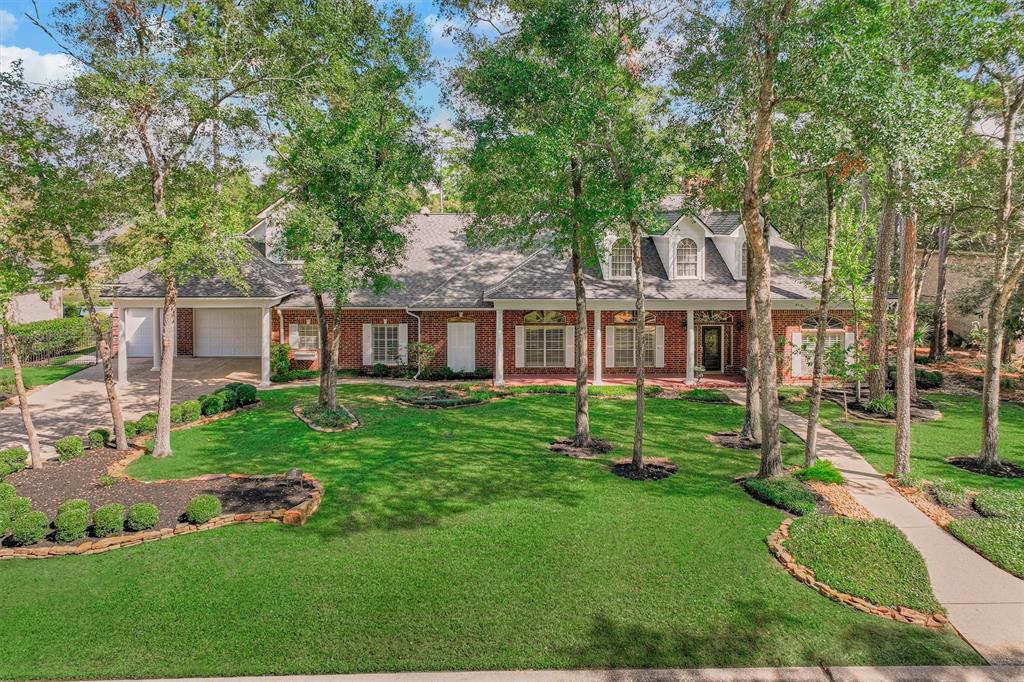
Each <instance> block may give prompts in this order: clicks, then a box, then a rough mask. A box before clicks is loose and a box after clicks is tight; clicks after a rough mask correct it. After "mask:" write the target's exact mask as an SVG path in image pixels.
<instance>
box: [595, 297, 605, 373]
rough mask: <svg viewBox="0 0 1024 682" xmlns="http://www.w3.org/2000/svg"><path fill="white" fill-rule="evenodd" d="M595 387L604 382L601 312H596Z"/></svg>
mask: <svg viewBox="0 0 1024 682" xmlns="http://www.w3.org/2000/svg"><path fill="white" fill-rule="evenodd" d="M592 326H593V328H594V385H595V386H600V385H601V384H602V383H603V381H602V379H601V367H602V366H603V365H604V363H603V362H602V361H601V358H602V355H601V313H600V312H599V311H595V312H594V324H593V325H592Z"/></svg>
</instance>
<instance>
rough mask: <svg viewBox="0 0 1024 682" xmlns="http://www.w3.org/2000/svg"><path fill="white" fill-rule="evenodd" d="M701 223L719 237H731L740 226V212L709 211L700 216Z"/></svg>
mask: <svg viewBox="0 0 1024 682" xmlns="http://www.w3.org/2000/svg"><path fill="white" fill-rule="evenodd" d="M700 221H701V222H702V223H704V224H705V225H707V228H708V229H709V230H711V231H712V232H713V233H714V234H717V235H729V234H732V233H733V232H735V231H736V228H737V227H739V226H740V214H739V212H738V211H708V212H706V213H701V214H700Z"/></svg>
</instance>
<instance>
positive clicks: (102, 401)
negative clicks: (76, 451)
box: [0, 358, 260, 455]
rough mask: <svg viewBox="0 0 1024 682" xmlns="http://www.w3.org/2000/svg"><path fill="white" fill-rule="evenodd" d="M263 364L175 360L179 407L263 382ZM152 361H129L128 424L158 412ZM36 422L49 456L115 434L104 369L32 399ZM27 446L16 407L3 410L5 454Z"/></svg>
mask: <svg viewBox="0 0 1024 682" xmlns="http://www.w3.org/2000/svg"><path fill="white" fill-rule="evenodd" d="M259 363H260V361H259V358H176V359H175V361H174V386H173V388H172V392H173V396H174V401H175V402H179V401H181V400H188V399H190V398H194V397H196V396H197V395H200V394H202V393H210V392H211V391H212V390H213V389H214V388H216V387H218V386H223V385H224V384H227V383H230V382H232V381H242V382H246V383H252V384H255V383H257V382H258V381H259V370H260V366H259ZM152 366H153V362H152V360H150V359H149V358H132V359H130V360H129V361H128V382H129V383H128V386H126V387H124V388H123V389H121V390H120V391H119V392H118V396H119V397H120V399H121V408H122V410H124V416H125V419H138V418H139V417H141V416H142V415H143V414H145V413H146V412H150V411H153V410H156V404H157V398H158V396H157V393H158V387H157V384H158V382H159V376H160V373H159V372H154V371H151V368H152ZM28 404H29V406H30V407H31V409H32V420H33V423H34V424H35V427H36V431H37V432H38V433H39V442H40V445H42V447H43V451H44V452H45V453H46V454H50V455H52V454H54V451H53V445H52V444H53V442H54V441H55V440H57V439H58V438H63V437H64V436H70V435H78V436H83V437H84V436H85V434H86V433H88V432H89V431H90V430H91V429H95V428H99V427H104V428H108V429H109V428H110V424H111V420H110V407H109V406H108V404H107V391H106V388H105V387H104V385H103V368H102V367H101V366H100V365H93V366H92V367H87V368H85V369H83V370H82V371H81V372H76V373H75V374H72V375H71V376H68V377H65V378H64V379H61V380H60V381H56V382H54V383H52V384H50V385H49V386H44V387H43V388H41V389H39V390H37V391H34V392H33V393H31V394H29V396H28ZM24 443H25V428H24V426H23V425H22V423H21V411H20V410H19V408H18V406H17V405H12V406H10V407H7V408H4V409H3V410H0V448H4V447H10V446H13V445H22V444H24Z"/></svg>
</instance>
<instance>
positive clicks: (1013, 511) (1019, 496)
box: [974, 490, 1024, 519]
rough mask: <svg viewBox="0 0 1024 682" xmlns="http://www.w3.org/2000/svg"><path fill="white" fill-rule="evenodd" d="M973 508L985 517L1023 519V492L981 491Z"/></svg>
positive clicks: (975, 499)
mask: <svg viewBox="0 0 1024 682" xmlns="http://www.w3.org/2000/svg"><path fill="white" fill-rule="evenodd" d="M974 506H975V508H976V509H977V510H978V511H979V512H981V513H982V514H984V515H985V516H994V517H999V518H1008V519H1009V518H1016V519H1024V490H983V491H981V492H980V493H978V496H977V497H976V498H974Z"/></svg>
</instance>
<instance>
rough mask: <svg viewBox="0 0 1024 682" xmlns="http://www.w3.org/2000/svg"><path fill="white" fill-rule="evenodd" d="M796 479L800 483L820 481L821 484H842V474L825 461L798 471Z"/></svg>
mask: <svg viewBox="0 0 1024 682" xmlns="http://www.w3.org/2000/svg"><path fill="white" fill-rule="evenodd" d="M796 477H797V478H799V479H800V480H801V481H821V482H822V483H835V484H836V485H842V484H843V474H842V473H840V471H839V469H836V467H835V465H834V464H832V462H830V461H828V460H827V459H819V460H818V461H817V462H815V463H814V464H813V465H812V466H809V467H807V468H805V469H799V470H798V471H797V472H796Z"/></svg>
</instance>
